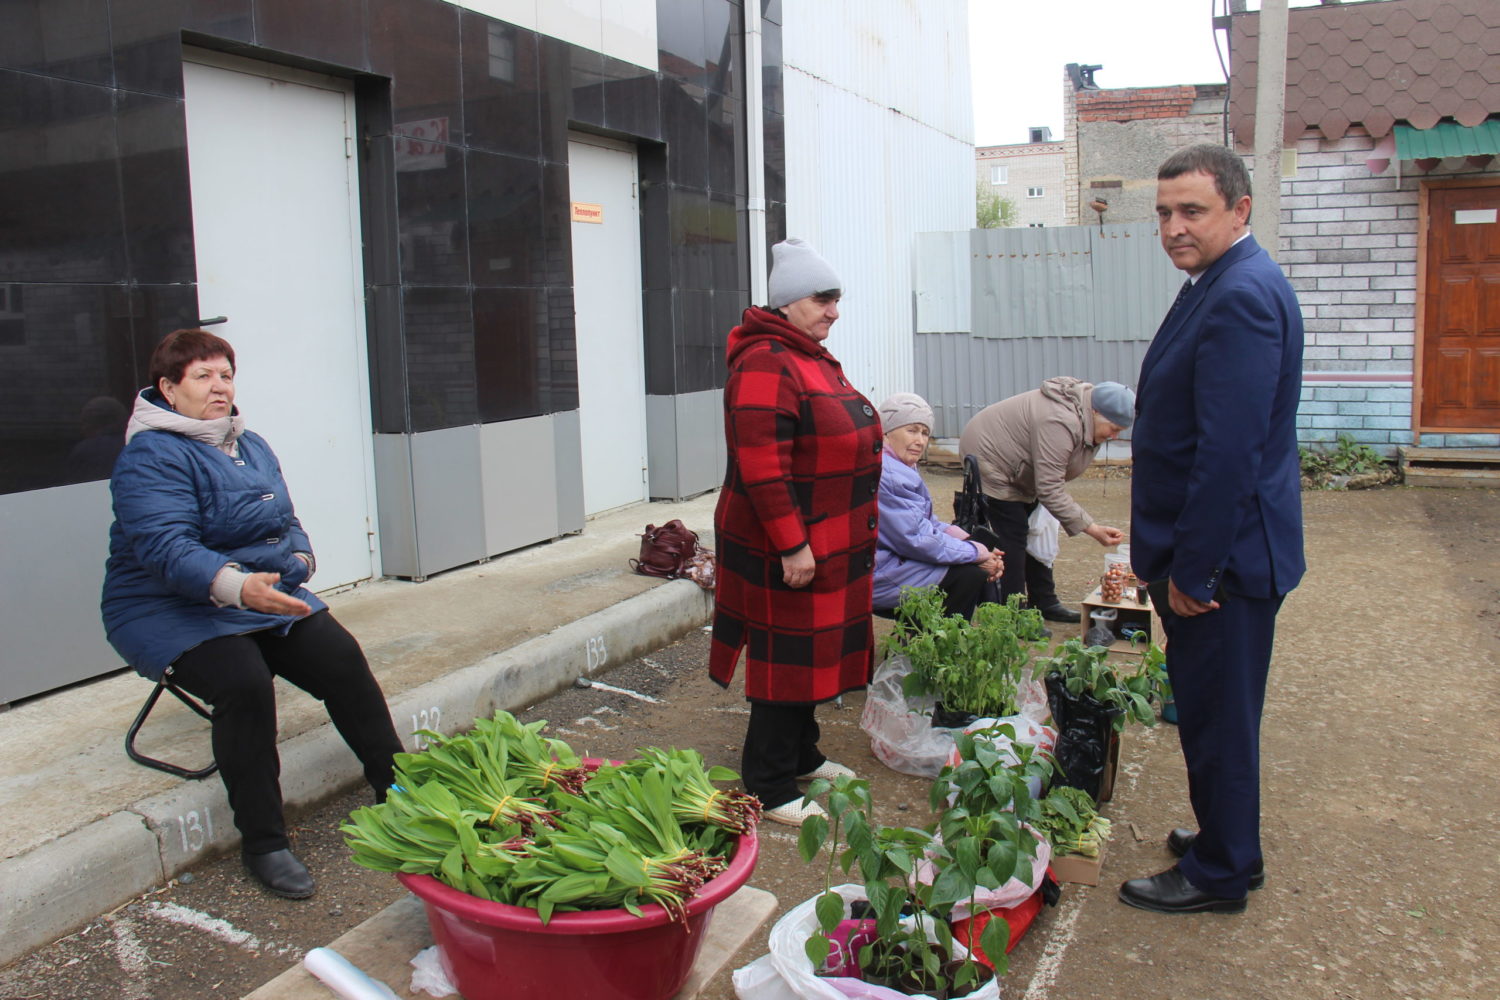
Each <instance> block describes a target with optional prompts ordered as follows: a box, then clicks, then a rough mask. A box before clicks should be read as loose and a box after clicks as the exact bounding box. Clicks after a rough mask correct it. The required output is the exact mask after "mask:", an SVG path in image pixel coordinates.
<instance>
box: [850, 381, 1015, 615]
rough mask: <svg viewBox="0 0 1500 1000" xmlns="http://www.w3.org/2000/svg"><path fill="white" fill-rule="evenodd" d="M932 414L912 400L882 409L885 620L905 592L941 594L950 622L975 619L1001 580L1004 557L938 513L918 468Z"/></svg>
mask: <svg viewBox="0 0 1500 1000" xmlns="http://www.w3.org/2000/svg"><path fill="white" fill-rule="evenodd" d="M932 421H933V418H932V407H931V406H928V405H927V400H925V399H923V398H922V397H921V396H918V395H917V394H916V393H914V392H898V393H896V394H895V395H893V396H891V397H889V398H888V399H886V401H885V402H883V403H881V404H880V422H881V426H882V427H883V428H884V429H885V453H884V455H883V458H884V461H885V468H884V470H883V471H882V472H881V475H880V542H879V546H878V548H877V549H876V550H875V607H876V608H879V609H881V613H882V614H884V613H886V609H890V608H894V607H895V606H896V605H897V604H898V603H900V601H901V592H902V591H903V590H905V589H906V588H907V587H929V586H936V587H937V588H938V589H939V590H941V591H942V592H943V611H944V613H945V614H950V615H960V616H962V617H964V618H969V617H971V616H972V615H973V614H974V609H975V608H976V607H978V606H979V602H980V599H981V598H982V597H983V595H984V590H985V584H986V583H989V582H991V581H994V580H998V579H999V578H1000V571H1001V569H1002V567H1003V561H1002V558H1001V554H1000V550H998V549H992V548H990V547H989V546H987V545H983V544H981V543H980V542H976V541H973V540H972V539H970V538H969V533H968V532H967V531H964V530H963V529H962V528H960V527H958V526H957V525H954V524H949V523H947V522H946V521H939V520H938V519H937V518H936V517H934V516H933V513H932V494H931V493H929V492H928V490H927V484H926V483H924V482H923V481H922V474H921V473H919V472H918V471H917V462H919V461H920V460H921V458H922V453H923V452H924V451H926V450H927V443H928V442H929V441H930V440H931V439H932Z"/></svg>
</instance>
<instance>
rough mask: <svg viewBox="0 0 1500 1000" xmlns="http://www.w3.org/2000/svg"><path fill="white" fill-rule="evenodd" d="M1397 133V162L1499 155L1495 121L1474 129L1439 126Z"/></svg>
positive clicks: (1498, 129)
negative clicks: (1446, 157)
mask: <svg viewBox="0 0 1500 1000" xmlns="http://www.w3.org/2000/svg"><path fill="white" fill-rule="evenodd" d="M1395 132H1396V158H1397V159H1398V160H1427V159H1440V158H1442V157H1445V156H1485V155H1493V154H1496V153H1500V120H1494V119H1492V120H1490V121H1487V122H1483V123H1482V124H1479V125H1475V126H1474V127H1473V128H1469V127H1468V126H1465V125H1460V124H1458V123H1457V122H1438V123H1437V124H1436V125H1434V126H1433V127H1432V128H1412V127H1411V126H1410V125H1397V126H1396V129H1395Z"/></svg>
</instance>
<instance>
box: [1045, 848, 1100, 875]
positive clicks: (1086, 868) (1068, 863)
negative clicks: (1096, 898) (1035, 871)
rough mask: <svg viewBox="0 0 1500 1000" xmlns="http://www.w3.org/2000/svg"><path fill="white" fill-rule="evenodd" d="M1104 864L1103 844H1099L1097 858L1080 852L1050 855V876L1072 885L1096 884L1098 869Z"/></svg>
mask: <svg viewBox="0 0 1500 1000" xmlns="http://www.w3.org/2000/svg"><path fill="white" fill-rule="evenodd" d="M1103 866H1104V845H1103V844H1100V845H1099V856H1098V857H1097V858H1086V857H1084V856H1083V855H1081V854H1054V855H1052V877H1053V878H1055V879H1057V880H1058V881H1059V882H1072V883H1073V884H1074V885H1098V884H1099V869H1100V868H1102V867H1103Z"/></svg>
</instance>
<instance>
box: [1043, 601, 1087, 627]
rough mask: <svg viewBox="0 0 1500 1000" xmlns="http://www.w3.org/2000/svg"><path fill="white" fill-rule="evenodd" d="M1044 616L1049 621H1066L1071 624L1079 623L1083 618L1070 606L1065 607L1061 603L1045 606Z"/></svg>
mask: <svg viewBox="0 0 1500 1000" xmlns="http://www.w3.org/2000/svg"><path fill="white" fill-rule="evenodd" d="M1042 617H1043V618H1045V619H1047V620H1048V621H1049V622H1064V623H1066V624H1069V625H1077V624H1078V623H1079V622H1080V621H1081V620H1082V617H1081V616H1080V615H1079V614H1078V612H1077V611H1074V610H1073V609H1072V608H1069V607H1064V606H1063V605H1061V604H1054V605H1052V606H1050V607H1046V608H1043V609H1042Z"/></svg>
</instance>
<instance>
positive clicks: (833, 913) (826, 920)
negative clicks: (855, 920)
mask: <svg viewBox="0 0 1500 1000" xmlns="http://www.w3.org/2000/svg"><path fill="white" fill-rule="evenodd" d="M813 911H814V913H816V914H817V917H818V926H819V927H821V928H822V929H823V933H824V934H832V933H833V931H834V928H836V927H838V925H839V922H840V921H841V920H843V919H844V899H843V897H842V896H840V895H839V894H838V893H836V892H825V893H823V894H822V895H821V896H819V897H818V901H817V902H816V903H814V904H813Z"/></svg>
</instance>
